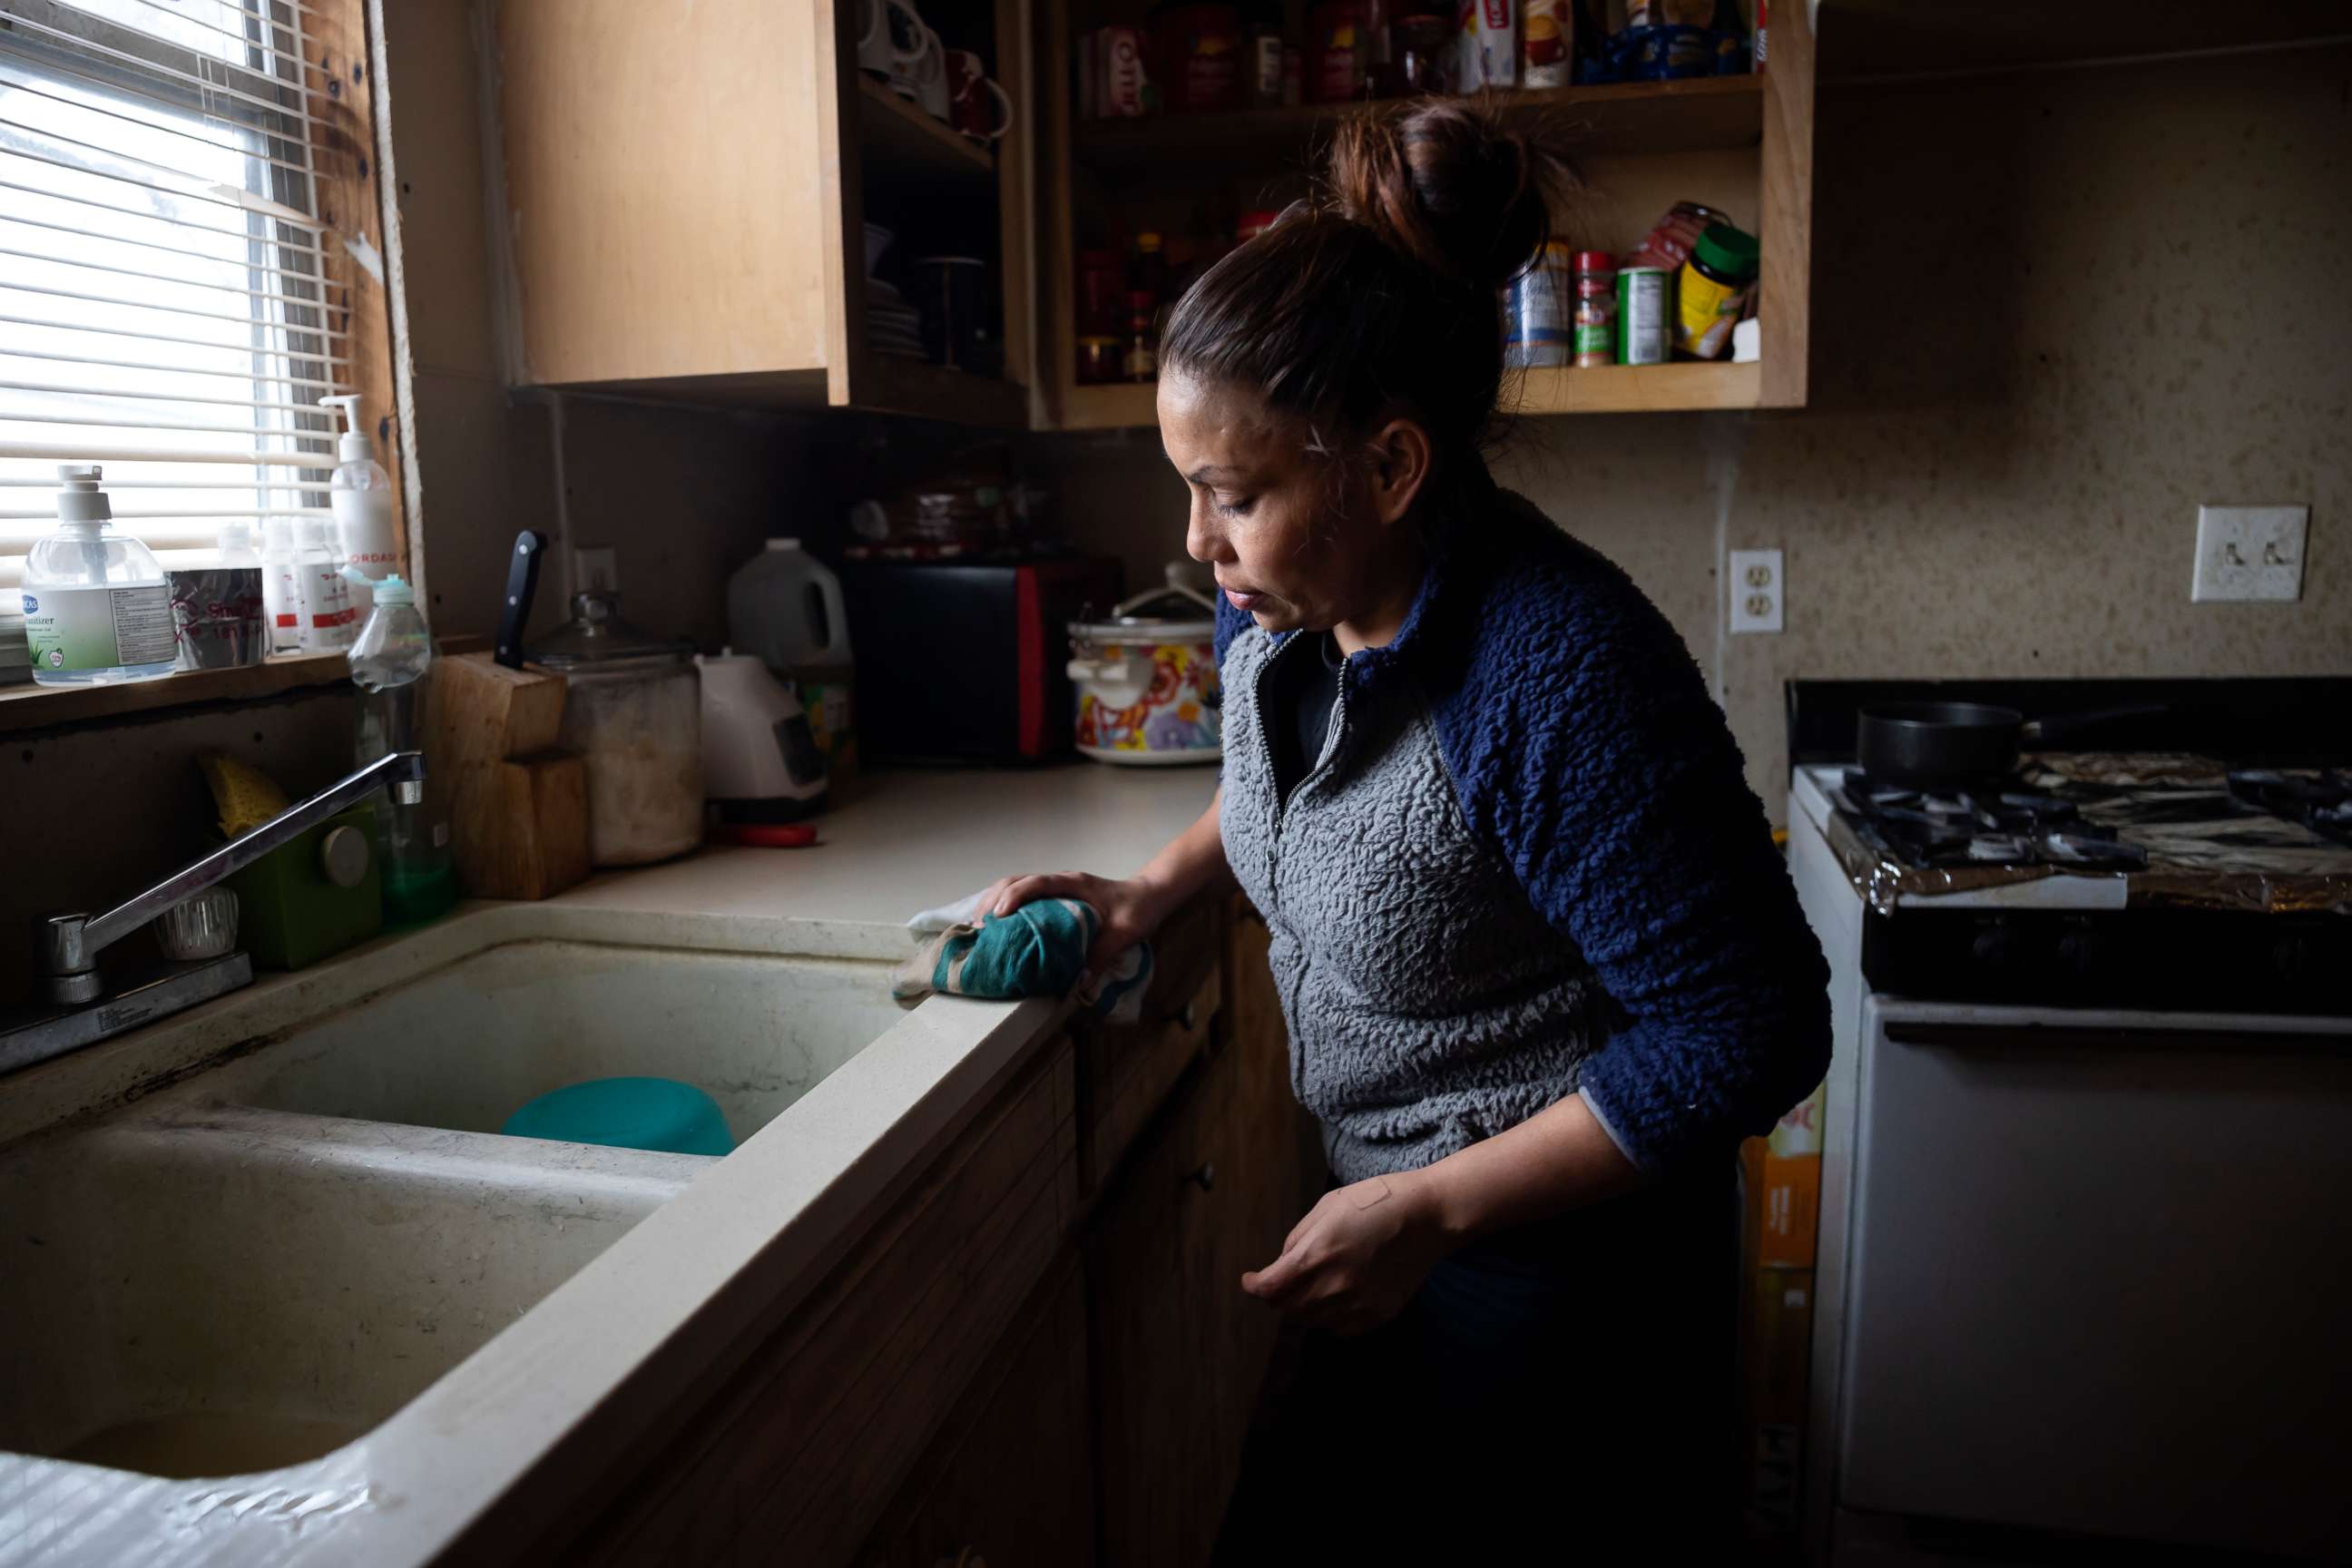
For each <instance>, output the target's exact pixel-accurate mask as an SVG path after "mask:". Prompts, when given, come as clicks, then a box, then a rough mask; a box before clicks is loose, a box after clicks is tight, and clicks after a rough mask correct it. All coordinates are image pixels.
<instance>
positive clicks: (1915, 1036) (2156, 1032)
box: [1879, 1023, 2352, 1055]
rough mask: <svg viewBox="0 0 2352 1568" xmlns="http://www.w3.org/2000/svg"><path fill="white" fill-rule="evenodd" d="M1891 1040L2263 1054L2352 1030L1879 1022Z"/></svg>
mask: <svg viewBox="0 0 2352 1568" xmlns="http://www.w3.org/2000/svg"><path fill="white" fill-rule="evenodd" d="M1879 1032H1880V1033H1882V1034H1883V1035H1885V1037H1886V1039H1887V1040H1888V1042H1889V1043H1890V1044H1893V1045H1897V1046H1922V1047H1928V1048H1930V1049H1941V1050H1986V1049H1991V1050H2007V1051H2017V1050H2047V1051H2059V1050H2076V1051H2081V1050H2101V1049H2110V1050H2111V1049H2115V1048H2116V1047H2126V1046H2128V1047H2132V1048H2133V1049H2136V1050H2146V1049H2147V1048H2148V1047H2151V1046H2161V1047H2166V1048H2168V1049H2172V1050H2182V1051H2235V1052H2240V1053H2247V1052H2252V1051H2257V1050H2259V1051H2262V1052H2263V1053H2264V1054H2266V1055H2277V1054H2279V1053H2281V1052H2283V1051H2284V1052H2291V1053H2294V1054H2295V1055H2334V1054H2336V1053H2337V1052H2343V1051H2352V1034H2347V1033H2345V1032H2344V1031H2342V1030H2339V1029H2269V1028H2260V1027H2255V1028H2248V1029H2242V1030H2240V1029H2230V1030H2223V1029H2168V1028H2164V1027H2161V1026H2133V1027H2105V1028H2094V1027H2088V1026H2081V1025H2066V1024H1927V1023H1884V1024H1881V1025H1880V1026H1879Z"/></svg>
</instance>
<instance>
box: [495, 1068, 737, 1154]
mask: <svg viewBox="0 0 2352 1568" xmlns="http://www.w3.org/2000/svg"><path fill="white" fill-rule="evenodd" d="M499 1131H501V1132H503V1133H505V1134H506V1135H507V1136H508V1137H509V1138H553V1139H558V1140H560V1141H562V1142H567V1143H601V1144H604V1146H606V1147H607V1148H613V1149H649V1150H651V1151H653V1152H656V1153H658V1154H727V1153H731V1152H734V1148H735V1140H734V1139H733V1138H732V1137H730V1136H729V1134H728V1131H727V1118H726V1117H725V1116H724V1115H723V1114H722V1113H721V1112H720V1111H719V1102H718V1101H717V1100H713V1099H711V1098H710V1097H709V1095H707V1094H705V1093H703V1092H702V1090H700V1089H697V1088H695V1087H694V1086H693V1085H692V1084H690V1083H680V1082H678V1081H677V1079H669V1078H594V1079H588V1080H587V1081H586V1082H585V1083H572V1084H566V1085H564V1086H563V1087H562V1089H553V1090H551V1091H550V1092H548V1093H546V1094H542V1095H541V1096H540V1097H539V1098H538V1099H537V1100H532V1101H530V1103H529V1104H528V1105H525V1106H524V1107H523V1108H522V1109H521V1110H518V1111H516V1112H515V1113H514V1114H513V1115H512V1116H509V1117H508V1118H507V1121H506V1125H505V1126H503V1127H501V1128H499Z"/></svg>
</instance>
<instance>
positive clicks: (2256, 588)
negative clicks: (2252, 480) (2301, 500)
mask: <svg viewBox="0 0 2352 1568" xmlns="http://www.w3.org/2000/svg"><path fill="white" fill-rule="evenodd" d="M2310 522H2311V509H2310V508H2309V507H2307V506H2200V507H2199V508H2198V509H2197V568H2196V571H2195V572H2194V574H2191V576H2190V577H2189V598H2190V600H2191V601H2193V602H2195V603H2199V604H2205V603H2210V602H2212V601H2214V600H2244V599H2263V600H2271V601H2284V602H2285V603H2288V604H2292V603H2294V601H2295V600H2297V599H2300V598H2302V597H2303V543H2304V537H2305V532H2306V531H2307V530H2308V528H2309V525H2310Z"/></svg>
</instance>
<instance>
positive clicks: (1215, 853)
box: [1134, 788, 1232, 923]
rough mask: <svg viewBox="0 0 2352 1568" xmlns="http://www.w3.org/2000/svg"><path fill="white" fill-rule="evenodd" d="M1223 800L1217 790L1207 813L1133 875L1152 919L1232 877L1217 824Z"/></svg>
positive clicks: (1165, 913)
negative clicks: (1148, 902) (1145, 896)
mask: <svg viewBox="0 0 2352 1568" xmlns="http://www.w3.org/2000/svg"><path fill="white" fill-rule="evenodd" d="M1224 798H1225V792H1224V791H1223V789H1222V788H1220V789H1219V790H1218V791H1217V794H1216V797H1215V798H1214V799H1213V800H1211V801H1210V802H1209V809H1208V810H1206V811H1204V812H1202V814H1201V815H1200V817H1199V819H1198V820H1196V821H1195V822H1194V823H1193V824H1192V826H1190V827H1188V828H1186V829H1185V830H1184V831H1183V832H1181V833H1180V834H1178V835H1177V836H1176V837H1173V838H1171V839H1170V840H1169V841H1168V847H1166V848H1164V849H1162V850H1160V853H1159V854H1157V855H1154V856H1153V857H1152V858H1151V859H1150V861H1149V862H1148V863H1147V864H1146V865H1145V866H1144V868H1143V869H1142V870H1140V871H1138V872H1137V873H1136V874H1135V877H1134V881H1135V882H1136V883H1138V884H1139V886H1141V887H1142V888H1143V889H1146V891H1147V893H1148V895H1149V897H1150V900H1151V902H1152V906H1153V913H1154V915H1155V916H1156V917H1165V916H1167V915H1169V914H1171V913H1172V912H1173V911H1174V910H1177V909H1179V908H1180V907H1181V906H1182V905H1183V903H1184V902H1185V900H1189V899H1190V898H1192V895H1193V894H1195V893H1197V892H1200V891H1201V890H1202V889H1204V888H1207V887H1209V886H1211V885H1212V884H1213V883H1215V882H1217V881H1219V880H1221V879H1224V878H1226V877H1229V876H1231V875H1232V872H1231V871H1230V870H1229V869H1228V868H1227V867H1226V865H1225V840H1224V837H1223V833H1222V832H1221V831H1220V829H1219V826H1218V822H1217V808H1218V806H1220V805H1223V802H1224ZM1155 923H1156V922H1155Z"/></svg>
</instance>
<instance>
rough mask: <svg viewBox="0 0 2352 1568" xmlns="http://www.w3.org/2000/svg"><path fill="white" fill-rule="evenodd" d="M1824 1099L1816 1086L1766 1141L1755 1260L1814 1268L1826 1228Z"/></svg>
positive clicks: (1775, 1265)
mask: <svg viewBox="0 0 2352 1568" xmlns="http://www.w3.org/2000/svg"><path fill="white" fill-rule="evenodd" d="M1763 1144H1764V1150H1763V1158H1762V1160H1761V1162H1760V1169H1759V1172H1758V1176H1757V1186H1758V1189H1759V1202H1760V1215H1759V1222H1758V1232H1757V1247H1756V1253H1755V1261H1756V1263H1757V1265H1758V1266H1759V1267H1761V1268H1811V1267H1812V1266H1813V1257H1814V1252H1815V1249H1816V1247H1817V1244H1818V1242H1819V1240H1820V1236H1821V1226H1822V1086H1820V1085H1816V1086H1815V1087H1814V1089H1813V1092H1812V1093H1811V1094H1810V1095H1808V1096H1806V1097H1805V1100H1804V1101H1803V1103H1801V1104H1800V1105H1798V1106H1796V1107H1794V1108H1793V1109H1791V1110H1790V1112H1789V1113H1788V1114H1787V1115H1786V1116H1783V1117H1782V1118H1780V1125H1779V1126H1777V1127H1775V1128H1773V1129H1772V1131H1771V1133H1770V1135H1769V1136H1768V1137H1766V1138H1765V1139H1764V1140H1763Z"/></svg>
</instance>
